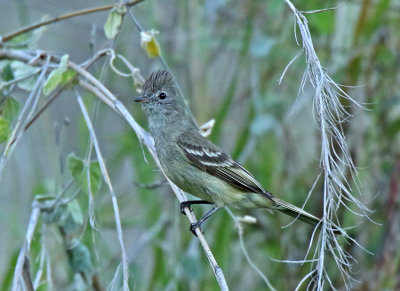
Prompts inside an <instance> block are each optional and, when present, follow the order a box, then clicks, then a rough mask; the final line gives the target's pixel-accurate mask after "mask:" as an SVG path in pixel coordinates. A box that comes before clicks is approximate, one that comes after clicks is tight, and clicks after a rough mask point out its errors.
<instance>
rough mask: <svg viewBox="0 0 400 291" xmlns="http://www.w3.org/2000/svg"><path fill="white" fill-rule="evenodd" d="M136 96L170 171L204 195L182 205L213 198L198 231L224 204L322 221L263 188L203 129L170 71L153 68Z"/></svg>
mask: <svg viewBox="0 0 400 291" xmlns="http://www.w3.org/2000/svg"><path fill="white" fill-rule="evenodd" d="M135 101H136V102H140V103H141V104H142V108H143V110H144V111H145V113H146V115H147V118H148V122H149V129H150V132H151V135H152V136H153V138H154V141H155V148H156V152H157V156H158V158H159V160H160V163H161V166H162V168H163V170H164V172H165V174H166V175H167V176H168V178H169V179H170V180H171V181H172V182H174V183H175V185H177V186H178V187H179V188H181V189H182V190H183V191H185V192H188V193H190V194H192V195H194V196H197V197H199V198H200V199H202V200H192V201H185V202H182V203H181V211H182V212H183V209H184V208H185V207H190V206H191V205H192V204H214V208H213V209H211V211H209V212H208V213H207V214H206V215H204V216H203V217H202V218H201V219H200V220H199V221H197V222H196V223H193V224H192V225H191V231H192V232H193V233H194V231H195V228H196V227H200V225H201V224H202V223H203V222H204V221H205V220H206V219H207V218H209V217H210V216H211V215H212V214H213V213H215V212H216V211H217V210H218V209H220V208H221V207H223V206H233V207H237V208H242V209H253V208H267V209H272V210H277V211H279V212H282V213H285V214H287V215H290V216H292V217H295V218H297V219H299V220H301V221H304V222H306V223H309V224H312V225H318V226H321V220H320V219H319V218H317V217H315V216H314V215H312V214H309V213H308V212H306V211H304V210H302V209H300V208H298V207H296V206H294V205H292V204H290V203H287V202H285V201H283V200H281V199H279V198H277V197H275V196H274V195H272V194H271V193H270V192H268V191H266V190H264V188H263V187H262V186H261V184H260V183H259V182H257V180H256V179H255V178H254V177H253V175H252V174H251V173H250V172H249V171H247V170H246V169H245V168H244V167H242V166H241V165H240V164H239V163H237V162H235V161H234V160H233V159H232V158H231V157H230V156H229V155H227V154H226V153H224V151H223V150H222V149H221V148H220V147H218V146H216V145H215V144H213V143H212V142H211V141H209V140H208V139H207V138H205V137H204V136H202V135H201V134H200V132H199V130H198V128H197V127H196V126H195V125H194V124H193V122H192V121H191V120H190V119H189V118H188V117H187V116H186V114H185V112H184V109H183V107H182V106H181V105H180V104H179V103H178V101H177V92H176V86H175V82H174V80H173V77H172V75H171V74H170V73H169V72H168V71H166V70H159V71H156V72H153V73H152V74H151V75H150V77H149V78H148V79H147V80H146V81H145V83H144V85H143V95H142V96H140V97H137V98H136V99H135Z"/></svg>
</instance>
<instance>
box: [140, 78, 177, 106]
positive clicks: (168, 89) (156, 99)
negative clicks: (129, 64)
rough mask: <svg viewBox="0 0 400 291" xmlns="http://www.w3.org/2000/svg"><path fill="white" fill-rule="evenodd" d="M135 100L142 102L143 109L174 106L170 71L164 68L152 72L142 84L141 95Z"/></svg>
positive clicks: (174, 90) (173, 84) (174, 99)
mask: <svg viewBox="0 0 400 291" xmlns="http://www.w3.org/2000/svg"><path fill="white" fill-rule="evenodd" d="M135 101H136V102H140V103H142V105H143V108H144V109H145V110H146V109H156V108H162V107H166V106H164V105H172V106H176V104H177V102H176V87H175V82H174V79H173V77H172V75H171V73H170V72H168V71H166V70H158V71H155V72H153V73H152V74H151V75H150V76H149V77H148V78H147V79H146V81H145V83H144V84H143V95H142V96H139V97H137V98H135Z"/></svg>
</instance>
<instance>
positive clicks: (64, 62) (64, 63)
mask: <svg viewBox="0 0 400 291" xmlns="http://www.w3.org/2000/svg"><path fill="white" fill-rule="evenodd" d="M68 58H69V55H63V56H62V57H61V60H60V66H59V68H60V69H62V70H63V71H65V70H66V69H67V67H68Z"/></svg>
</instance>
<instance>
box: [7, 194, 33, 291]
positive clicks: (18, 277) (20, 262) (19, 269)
mask: <svg viewBox="0 0 400 291" xmlns="http://www.w3.org/2000/svg"><path fill="white" fill-rule="evenodd" d="M32 208H33V209H32V212H31V217H30V219H29V223H28V228H27V231H26V236H25V242H24V245H23V246H22V248H21V251H20V252H19V256H18V259H17V264H16V266H15V271H14V278H13V283H12V289H11V290H12V291H18V290H20V288H19V285H20V284H22V281H23V274H22V273H23V268H24V264H25V256H26V254H27V253H28V252H29V249H30V247H31V242H32V237H33V233H34V232H35V228H36V225H37V223H38V220H39V215H40V207H39V205H38V204H37V202H36V201H34V202H33V203H32Z"/></svg>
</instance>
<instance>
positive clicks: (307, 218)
mask: <svg viewBox="0 0 400 291" xmlns="http://www.w3.org/2000/svg"><path fill="white" fill-rule="evenodd" d="M273 201H274V202H275V205H274V208H273V209H275V210H278V211H279V212H282V213H285V214H286V215H289V216H291V217H294V218H297V219H299V220H301V221H303V222H306V223H308V224H311V225H314V226H316V225H318V226H319V227H321V220H320V219H319V218H317V217H315V216H314V215H312V214H310V213H308V212H306V211H304V210H303V209H301V208H298V207H296V206H294V205H292V204H290V203H287V202H285V201H283V200H281V199H279V198H276V197H274V198H273Z"/></svg>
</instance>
